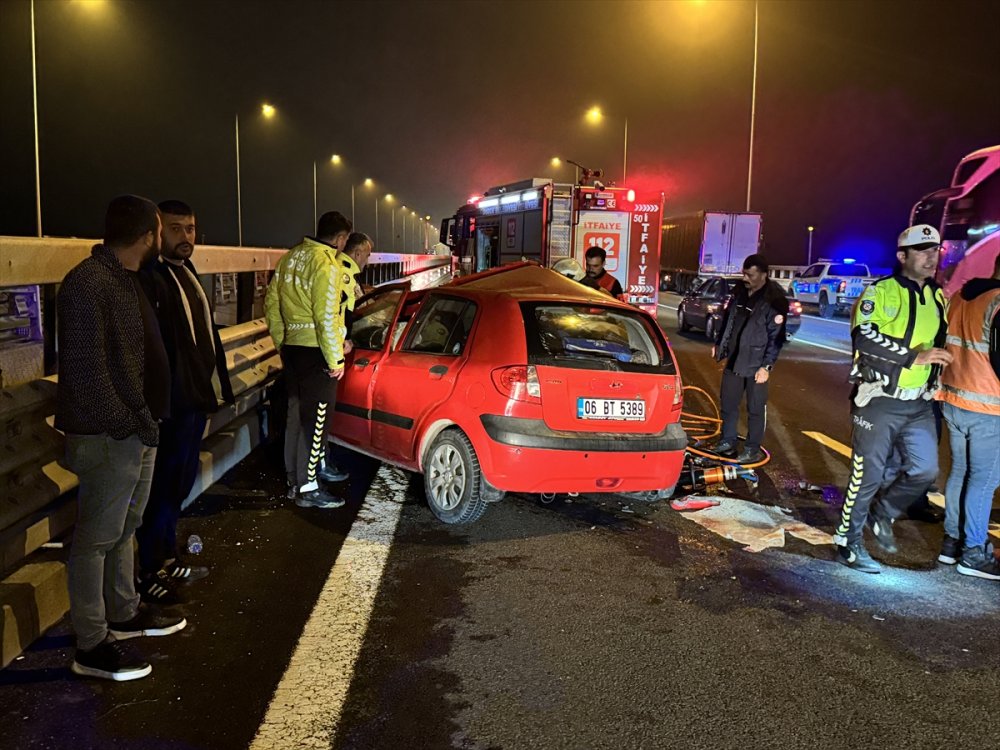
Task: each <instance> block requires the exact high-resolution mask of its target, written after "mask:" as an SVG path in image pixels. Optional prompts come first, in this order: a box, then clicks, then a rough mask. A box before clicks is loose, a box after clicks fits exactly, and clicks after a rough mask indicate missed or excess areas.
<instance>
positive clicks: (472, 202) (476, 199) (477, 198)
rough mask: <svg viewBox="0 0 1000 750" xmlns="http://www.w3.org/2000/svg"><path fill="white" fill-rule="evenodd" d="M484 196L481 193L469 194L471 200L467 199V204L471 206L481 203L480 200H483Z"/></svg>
mask: <svg viewBox="0 0 1000 750" xmlns="http://www.w3.org/2000/svg"><path fill="white" fill-rule="evenodd" d="M482 197H483V196H481V195H472V196H469V200H467V201H466V204H467V205H469V206H474V205H476V204H477V203H479V201H480V200H482Z"/></svg>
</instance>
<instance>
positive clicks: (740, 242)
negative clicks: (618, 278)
mask: <svg viewBox="0 0 1000 750" xmlns="http://www.w3.org/2000/svg"><path fill="white" fill-rule="evenodd" d="M761 226H762V217H761V215H760V214H759V213H747V212H726V211H698V212H696V213H693V214H685V215H684V216H674V217H671V218H668V219H664V221H663V227H662V230H663V243H662V244H663V252H662V254H661V255H660V291H663V292H665V291H668V290H673V291H676V292H679V293H681V294H684V293H685V292H687V291H689V290H690V289H692V288H693V287H694V286H696V285H697V284H698V282H699V280H701V279H704V278H706V277H708V276H727V277H735V276H740V275H741V274H742V273H743V261H744V260H746V259H747V257H748V256H750V255H753V254H754V253H756V252H757V251H758V249H759V248H760V242H761Z"/></svg>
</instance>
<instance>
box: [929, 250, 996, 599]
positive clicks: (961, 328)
mask: <svg viewBox="0 0 1000 750" xmlns="http://www.w3.org/2000/svg"><path fill="white" fill-rule="evenodd" d="M998 311H1000V255H998V256H997V259H996V260H995V261H994V264H993V277H992V278H989V279H972V280H971V281H969V282H967V283H966V284H965V286H963V287H962V291H961V292H960V293H959V294H956V295H955V296H954V297H952V299H951V305H950V307H949V308H948V338H947V340H946V342H945V346H946V347H947V349H948V351H949V352H950V353H951V355H952V356H953V357H954V360H953V361H952V363H951V366H949V367H948V368H947V369H946V370H945V371H944V374H943V375H942V376H941V390H940V391H939V392H938V394H937V396H936V398H937V399H938V400H940V401H941V402H942V404H941V410H942V412H943V414H944V418H945V421H947V422H948V434H949V437H950V439H951V474H950V475H949V477H948V484H947V486H946V487H945V516H944V531H945V537H944V543H943V544H942V547H941V554H940V555H939V556H938V561H940V562H942V563H945V564H946V565H954V564H955V563H958V572H959V573H962V574H964V575H967V576H976V577H977V578H986V579H988V580H991V581H1000V564H998V563H997V559H996V558H995V557H994V555H993V545H991V544H988V543H987V541H986V537H987V528H988V526H989V518H990V509H991V506H992V505H993V492H994V491H995V490H996V488H997V486H998V485H1000V447H998V446H1000V343H998V339H1000V335H998V332H997V331H998V323H1000V313H998ZM963 487H964V488H965V491H964V492H963ZM963 515H964V521H962V518H963ZM960 522H961V524H962V525H961V528H960V527H959V524H960Z"/></svg>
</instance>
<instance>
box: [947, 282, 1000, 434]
mask: <svg viewBox="0 0 1000 750" xmlns="http://www.w3.org/2000/svg"><path fill="white" fill-rule="evenodd" d="M967 290H968V291H967ZM998 317H1000V282H997V281H993V280H989V279H974V280H973V281H970V282H968V283H967V284H966V285H965V286H964V287H962V291H961V292H960V293H959V294H956V295H955V296H954V297H952V298H951V305H950V306H949V308H948V338H947V339H946V340H945V348H947V350H948V351H949V352H951V355H952V357H954V359H953V361H952V363H951V364H950V365H948V367H946V368H945V371H944V373H943V374H942V375H941V390H940V391H939V392H938V394H937V396H936V398H937V399H938V400H940V401H945V402H947V403H949V404H952V405H954V406H957V407H959V408H962V409H966V410H967V411H974V412H979V413H981V414H995V415H997V416H1000V378H998V376H997V371H996V370H995V369H994V365H993V364H992V363H991V362H990V355H991V354H993V355H994V358H995V355H996V347H997V341H996V338H997V322H998V321H997V319H998Z"/></svg>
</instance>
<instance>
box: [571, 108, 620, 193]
mask: <svg viewBox="0 0 1000 750" xmlns="http://www.w3.org/2000/svg"><path fill="white" fill-rule="evenodd" d="M603 119H604V113H603V112H601V108H600V107H597V106H594V107H591V108H590V109H588V110H587V122H589V123H590V124H591V125H597V124H599V123H600V122H601V121H602V120H603ZM626 179H628V118H627V117H626V118H625V138H624V141H623V143H622V185H624V184H625V180H626ZM577 182H579V179H577Z"/></svg>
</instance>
